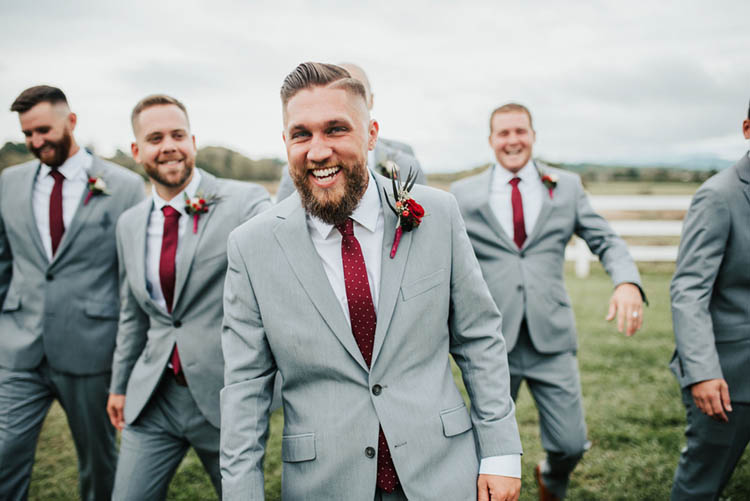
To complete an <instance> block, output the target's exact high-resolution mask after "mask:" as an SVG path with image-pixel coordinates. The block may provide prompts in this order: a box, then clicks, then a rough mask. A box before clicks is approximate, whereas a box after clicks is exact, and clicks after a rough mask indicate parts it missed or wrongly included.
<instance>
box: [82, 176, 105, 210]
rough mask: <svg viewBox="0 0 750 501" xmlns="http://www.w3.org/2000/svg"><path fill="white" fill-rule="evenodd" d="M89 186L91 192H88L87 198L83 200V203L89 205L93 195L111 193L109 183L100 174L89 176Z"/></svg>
mask: <svg viewBox="0 0 750 501" xmlns="http://www.w3.org/2000/svg"><path fill="white" fill-rule="evenodd" d="M88 186H89V192H88V193H86V200H84V201H83V205H88V203H89V200H91V197H93V196H95V195H109V192H108V191H107V183H105V182H104V179H102V178H101V177H99V176H89V182H88Z"/></svg>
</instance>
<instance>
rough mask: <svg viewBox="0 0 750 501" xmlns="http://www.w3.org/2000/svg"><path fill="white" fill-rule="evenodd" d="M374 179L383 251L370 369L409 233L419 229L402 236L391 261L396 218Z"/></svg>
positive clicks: (387, 318)
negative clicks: (381, 219) (378, 201)
mask: <svg viewBox="0 0 750 501" xmlns="http://www.w3.org/2000/svg"><path fill="white" fill-rule="evenodd" d="M374 178H375V182H376V184H377V185H378V195H379V196H380V206H381V207H382V210H383V217H384V219H385V221H384V223H385V224H384V226H383V231H384V233H383V248H382V249H381V266H380V297H379V299H378V314H377V325H376V328H375V342H374V345H373V350H372V365H375V361H376V360H377V357H378V353H379V352H380V348H381V347H382V346H383V342H384V340H385V335H386V333H387V332H388V328H389V326H390V324H391V320H392V317H393V310H394V308H395V307H396V300H397V299H398V293H399V291H400V290H401V280H402V279H403V277H404V271H405V270H406V262H407V259H408V257H409V249H410V248H411V241H412V231H419V228H415V229H414V230H412V231H405V232H403V233H402V235H401V241H400V243H399V246H398V250H397V251H396V255H395V256H394V258H393V259H391V257H390V253H391V247H392V246H393V239H394V236H395V234H396V224H397V223H398V218H397V217H396V215H395V214H394V213H393V211H391V209H390V208H389V207H388V204H387V203H386V201H385V199H384V197H385V196H386V195H385V194H384V193H383V185H384V184H388V183H384V181H386V179H385V178H383V177H380V176H374ZM388 186H390V185H388ZM386 190H388V188H386Z"/></svg>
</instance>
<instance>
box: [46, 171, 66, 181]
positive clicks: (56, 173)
mask: <svg viewBox="0 0 750 501" xmlns="http://www.w3.org/2000/svg"><path fill="white" fill-rule="evenodd" d="M49 175H50V176H52V178H53V179H54V180H55V181H56V182H59V181H64V180H65V176H63V175H62V172H60V171H59V170H57V169H52V170H51V171H49Z"/></svg>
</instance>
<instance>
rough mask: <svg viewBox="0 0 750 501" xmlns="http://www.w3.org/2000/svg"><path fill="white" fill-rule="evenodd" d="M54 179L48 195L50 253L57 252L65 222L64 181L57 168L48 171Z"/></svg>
mask: <svg viewBox="0 0 750 501" xmlns="http://www.w3.org/2000/svg"><path fill="white" fill-rule="evenodd" d="M49 175H50V176H52V178H53V179H54V180H55V185H54V186H53V187H52V194H51V195H50V196H49V236H50V237H51V239H52V255H53V256H54V255H55V252H57V246H58V245H60V240H62V236H63V233H65V223H64V222H63V196H62V186H63V181H65V176H63V175H62V174H61V173H60V171H58V170H57V169H52V170H51V171H50V173H49Z"/></svg>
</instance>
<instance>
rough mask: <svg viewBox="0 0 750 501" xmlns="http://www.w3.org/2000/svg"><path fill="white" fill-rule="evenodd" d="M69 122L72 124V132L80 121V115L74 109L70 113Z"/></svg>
mask: <svg viewBox="0 0 750 501" xmlns="http://www.w3.org/2000/svg"><path fill="white" fill-rule="evenodd" d="M67 120H68V123H69V124H70V131H71V132H72V131H73V130H75V128H76V124H77V123H78V116H77V115H76V114H75V113H73V112H72V111H71V112H70V113H68V118H67Z"/></svg>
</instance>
